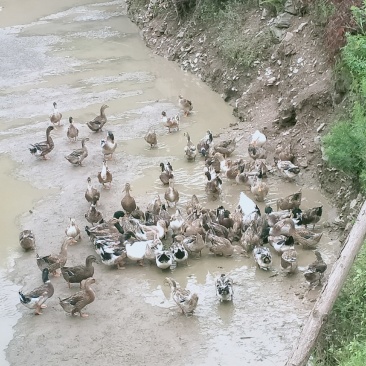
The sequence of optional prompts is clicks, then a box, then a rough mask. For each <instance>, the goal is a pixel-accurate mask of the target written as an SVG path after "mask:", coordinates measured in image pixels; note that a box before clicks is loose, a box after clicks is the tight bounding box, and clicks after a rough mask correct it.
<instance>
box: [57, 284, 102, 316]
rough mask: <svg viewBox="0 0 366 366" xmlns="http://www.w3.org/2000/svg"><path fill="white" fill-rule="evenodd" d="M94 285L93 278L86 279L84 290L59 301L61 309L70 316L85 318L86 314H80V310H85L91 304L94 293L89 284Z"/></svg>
mask: <svg viewBox="0 0 366 366" xmlns="http://www.w3.org/2000/svg"><path fill="white" fill-rule="evenodd" d="M93 283H95V279H94V278H88V279H87V280H86V281H85V286H84V289H83V290H81V291H79V292H77V293H76V294H74V295H71V296H70V297H67V298H66V299H62V300H61V299H60V298H59V300H60V305H61V306H62V308H63V309H64V310H65V311H66V312H67V313H70V314H71V315H75V314H76V313H79V315H80V316H81V317H83V318H85V317H87V316H88V314H85V313H82V312H81V310H82V309H83V308H85V306H86V305H88V304H91V303H92V302H93V301H94V300H95V293H94V291H93V289H92V288H91V284H93Z"/></svg>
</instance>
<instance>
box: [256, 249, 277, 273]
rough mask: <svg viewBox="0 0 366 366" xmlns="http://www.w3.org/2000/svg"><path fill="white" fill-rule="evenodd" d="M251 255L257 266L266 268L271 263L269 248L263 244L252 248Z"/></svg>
mask: <svg viewBox="0 0 366 366" xmlns="http://www.w3.org/2000/svg"><path fill="white" fill-rule="evenodd" d="M253 257H254V260H255V263H256V264H257V266H258V268H260V269H264V270H268V269H269V268H270V266H271V264H272V254H271V252H270V250H269V249H268V248H266V247H263V246H257V247H255V248H254V249H253Z"/></svg>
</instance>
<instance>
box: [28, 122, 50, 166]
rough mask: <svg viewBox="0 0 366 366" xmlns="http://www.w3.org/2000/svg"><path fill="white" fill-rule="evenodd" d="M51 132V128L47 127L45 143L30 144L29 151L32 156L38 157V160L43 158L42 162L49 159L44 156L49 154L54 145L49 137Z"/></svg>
mask: <svg viewBox="0 0 366 366" xmlns="http://www.w3.org/2000/svg"><path fill="white" fill-rule="evenodd" d="M52 130H54V127H53V126H48V127H47V129H46V141H42V142H37V143H35V144H31V146H32V147H30V148H29V151H30V153H31V154H32V155H34V156H36V157H39V158H43V159H44V160H47V159H49V158H48V157H47V156H46V155H47V154H49V153H50V152H51V151H52V150H53V149H54V147H55V144H54V142H53V140H52V137H51V131H52Z"/></svg>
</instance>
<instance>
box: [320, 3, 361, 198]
mask: <svg viewBox="0 0 366 366" xmlns="http://www.w3.org/2000/svg"><path fill="white" fill-rule="evenodd" d="M346 2H347V3H348V9H347V11H348V12H349V14H350V17H344V18H347V21H346V20H345V19H344V18H343V21H344V23H342V22H341V20H342V19H341V20H338V25H337V27H338V32H341V33H342V41H343V40H344V42H345V45H344V46H343V45H342V43H341V42H340V44H339V45H338V50H339V57H337V59H336V60H337V64H336V67H335V75H336V78H337V79H338V83H339V84H342V88H344V89H349V90H350V92H349V93H347V94H346V97H347V99H348V100H347V103H346V106H347V109H346V112H345V113H344V115H343V116H342V117H341V118H340V120H339V121H338V122H337V123H335V124H334V126H333V127H332V129H331V131H330V132H329V134H328V135H327V136H326V137H325V138H324V140H323V142H324V147H325V154H326V156H327V158H328V161H329V164H330V165H332V166H334V167H336V168H338V169H340V170H342V171H344V172H345V173H348V174H350V175H353V176H355V178H356V179H358V180H359V183H360V186H361V188H362V190H363V191H366V106H365V98H366V1H364V2H363V3H362V4H360V6H355V5H353V4H352V3H360V2H359V1H346ZM333 31H334V34H333V38H334V35H337V29H333ZM341 46H343V47H341ZM338 50H336V49H335V50H332V51H333V52H334V53H335V51H338Z"/></svg>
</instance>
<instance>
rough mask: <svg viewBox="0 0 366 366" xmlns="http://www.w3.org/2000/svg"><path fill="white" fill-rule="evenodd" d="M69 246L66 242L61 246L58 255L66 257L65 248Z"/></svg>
mask: <svg viewBox="0 0 366 366" xmlns="http://www.w3.org/2000/svg"><path fill="white" fill-rule="evenodd" d="M68 245H69V242H68V241H67V240H66V241H65V242H64V243H63V244H62V246H61V251H60V255H62V256H65V255H67V246H68Z"/></svg>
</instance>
